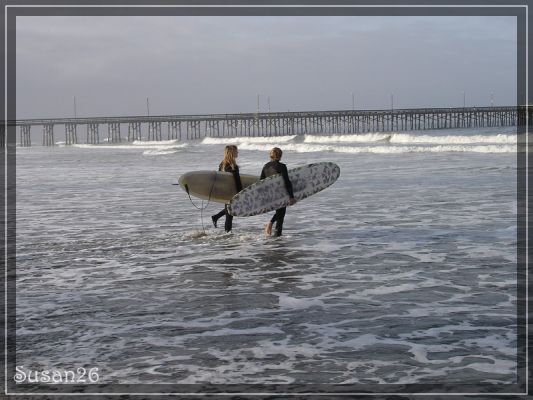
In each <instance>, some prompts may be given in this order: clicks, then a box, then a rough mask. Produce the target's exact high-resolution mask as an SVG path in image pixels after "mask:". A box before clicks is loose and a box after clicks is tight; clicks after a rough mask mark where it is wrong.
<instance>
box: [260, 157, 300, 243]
mask: <svg viewBox="0 0 533 400" xmlns="http://www.w3.org/2000/svg"><path fill="white" fill-rule="evenodd" d="M282 154H283V152H282V151H281V149H280V148H279V147H274V148H273V149H272V150H270V160H271V161H270V162H268V163H266V164H265V165H264V167H263V170H262V171H261V179H265V178H267V177H269V176H272V175H276V174H281V176H283V181H284V182H285V188H286V189H287V193H288V194H289V198H290V200H289V204H290V205H291V206H292V205H293V204H294V203H296V199H295V198H294V193H293V192H292V183H291V181H290V179H289V173H288V172H287V166H286V165H285V164H283V163H282V162H280V161H279V160H281V155H282ZM286 210H287V207H282V208H278V209H277V210H276V213H275V214H274V216H273V217H272V219H271V220H270V222H269V223H268V224H267V225H266V226H265V234H266V235H267V236H270V235H272V225H273V224H274V222H276V233H275V236H281V231H282V229H283V220H284V219H285V211H286Z"/></svg>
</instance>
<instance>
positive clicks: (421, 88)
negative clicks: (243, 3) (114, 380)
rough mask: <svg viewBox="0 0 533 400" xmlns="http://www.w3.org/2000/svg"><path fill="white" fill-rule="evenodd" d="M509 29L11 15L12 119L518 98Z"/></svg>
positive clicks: (496, 22) (464, 20) (362, 19)
mask: <svg viewBox="0 0 533 400" xmlns="http://www.w3.org/2000/svg"><path fill="white" fill-rule="evenodd" d="M516 30H517V21H516V17H500V16H486V17H481V16H475V17H474V16H472V17H469V16H457V17H454V16H439V17H437V16H434V17H423V16H419V17H410V16H395V17H384V16H346V17H340V16H338V17H334V16H323V17H320V16H298V17H289V16H286V17H280V16H264V17H259V16H241V17H237V16H233V17H232V16H228V17H220V16H153V17H148V16H147V17H142V16H136V17H133V16H131V17H125V16H121V17H99V16H63V17H59V16H18V17H17V22H16V43H17V45H16V46H17V47H16V71H17V77H16V84H17V99H16V105H17V119H21V118H62V117H73V116H74V112H75V111H76V115H77V116H78V117H91V116H133V115H147V114H148V112H149V113H150V115H170V114H172V115H175V114H213V113H239V112H256V111H257V105H258V96H259V110H260V111H261V112H267V111H269V103H270V110H271V111H272V112H276V111H314V110H347V109H352V107H354V106H355V109H390V107H391V106H392V107H394V108H395V109H398V108H416V107H462V106H463V101H465V103H466V104H465V105H466V106H480V107H481V106H490V105H491V104H494V105H514V104H516V93H517V92H516V90H517V88H516V86H517V80H516V75H517V73H516V68H517V61H516V58H517V40H516V32H517V31H516ZM74 98H75V99H76V101H75V103H76V107H75V108H76V110H75V108H74ZM147 99H148V102H147ZM147 103H148V106H149V107H147ZM148 108H149V110H148Z"/></svg>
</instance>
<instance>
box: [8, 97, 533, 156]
mask: <svg viewBox="0 0 533 400" xmlns="http://www.w3.org/2000/svg"><path fill="white" fill-rule="evenodd" d="M531 113H532V108H531V107H526V106H519V107H514V106H506V107H468V108H465V107H461V108H420V109H400V110H340V111H309V112H282V113H276V112H272V113H247V114H208V115H165V116H153V117H95V118H56V119H23V120H17V121H11V122H8V130H9V129H10V128H9V127H13V126H15V127H18V129H19V134H20V141H19V143H20V146H24V147H28V146H31V130H32V129H39V128H40V129H41V130H42V135H43V136H42V137H43V140H42V144H43V146H53V145H54V144H55V142H54V140H55V136H54V133H55V132H54V131H55V129H56V128H57V127H58V126H59V127H61V126H63V127H64V132H65V136H64V137H65V140H64V142H65V144H67V145H72V144H76V143H79V142H78V133H81V132H83V131H85V133H86V141H85V143H88V144H98V143H102V142H103V141H104V140H103V138H102V137H101V135H100V133H101V132H102V130H101V129H100V127H101V126H105V127H107V140H105V141H107V142H108V143H120V142H122V141H126V140H127V141H129V142H132V141H134V140H142V139H145V140H150V141H161V140H171V139H176V140H180V141H185V140H197V139H202V138H204V137H217V138H223V137H242V136H245V137H258V136H282V135H303V134H324V135H328V134H358V133H369V132H396V131H416V130H429V129H453V128H480V127H497V126H524V125H525V124H526V123H529V124H531V121H532V117H533V115H532V114H531ZM143 125H144V126H146V132H147V136H145V137H144V138H143V137H142V134H141V132H142V129H141V128H142V126H143ZM121 128H123V131H125V130H127V136H126V135H124V137H123V136H122V135H121ZM57 129H59V128H57ZM10 132H11V131H10ZM0 135H1V137H0V143H2V144H5V128H3V129H2V130H1V131H0ZM80 137H81V136H80Z"/></svg>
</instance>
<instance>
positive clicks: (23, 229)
mask: <svg viewBox="0 0 533 400" xmlns="http://www.w3.org/2000/svg"><path fill="white" fill-rule="evenodd" d="M228 143H234V144H237V145H238V146H239V150H240V152H239V159H238V162H239V165H240V168H241V172H242V173H248V174H259V173H260V171H261V167H262V165H263V164H264V163H266V162H267V161H268V150H269V149H270V148H271V147H273V146H274V145H277V146H279V147H281V148H282V149H283V150H284V154H283V159H282V161H283V162H285V163H286V164H287V165H288V167H289V168H291V167H296V166H298V165H302V164H306V163H311V162H316V161H333V162H335V163H337V164H338V165H339V166H340V168H341V176H340V178H339V180H338V181H337V182H336V183H335V184H334V185H333V186H331V187H330V188H328V189H326V190H324V191H323V192H321V193H319V194H317V195H315V196H312V197H310V198H308V199H306V200H303V201H301V202H299V203H297V204H296V205H294V206H292V207H290V208H288V210H287V216H286V219H285V225H284V236H282V237H281V238H267V237H265V236H264V235H263V226H264V224H265V223H266V222H267V221H268V219H269V218H270V215H271V214H272V213H269V214H268V215H259V216H255V217H249V218H235V219H234V230H233V232H232V233H230V234H226V233H224V231H223V229H222V228H220V227H219V228H218V229H215V228H214V227H213V226H212V225H211V222H210V215H212V214H215V213H216V212H218V211H219V210H220V209H221V208H222V206H221V205H220V204H217V203H208V202H206V201H203V202H202V201H201V200H198V199H192V202H191V200H190V199H189V198H188V196H187V195H186V193H185V192H183V191H182V190H181V189H180V188H179V187H178V186H173V185H172V184H173V183H177V180H178V177H179V176H180V175H181V174H183V173H185V172H188V171H192V170H206V169H208V170H209V169H216V168H217V166H218V163H219V162H220V159H221V156H222V152H223V147H224V145H225V144H228ZM516 177H517V168H516V134H515V132H514V131H513V129H510V128H505V129H504V128H491V129H481V130H446V131H444V130H443V131H422V132H419V133H413V132H410V133H392V134H390V133H380V132H376V133H371V134H363V135H324V136H317V135H306V136H284V137H279V138H268V137H265V138H224V139H223V138H206V139H203V140H200V141H197V142H189V143H182V142H178V141H165V142H144V141H139V142H135V143H131V144H128V143H123V144H121V145H111V144H109V145H106V144H100V145H76V146H63V145H61V144H59V145H58V146H56V147H54V148H45V147H32V148H18V149H17V365H23V366H24V368H26V369H32V370H43V369H51V368H55V369H74V368H77V367H85V368H87V369H89V368H92V367H97V368H98V369H99V376H100V382H101V383H184V384H188V383H192V384H194V383H222V384H227V383H229V384H242V383H244V384H270V383H274V384H303V385H305V384H308V383H314V384H322V383H324V384H326V383H327V384H332V383H333V384H414V383H422V384H434V383H440V384H442V383H447V384H451V385H453V384H455V383H461V384H480V383H487V382H488V383H498V384H512V383H514V382H515V376H516V368H517V365H516V344H517V343H516V334H517V326H516V323H517V321H516V234H517V229H516V209H517V202H516ZM220 222H221V223H220V224H219V225H223V221H222V220H221V221H220Z"/></svg>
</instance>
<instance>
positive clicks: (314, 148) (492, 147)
mask: <svg viewBox="0 0 533 400" xmlns="http://www.w3.org/2000/svg"><path fill="white" fill-rule="evenodd" d="M240 148H241V149H243V150H257V151H268V150H270V146H268V145H265V144H250V143H246V144H241V146H240ZM283 150H286V151H294V152H297V153H312V152H328V151H329V152H335V153H380V154H398V153H445V152H462V153H466V152H472V153H514V152H516V151H517V147H516V145H511V144H504V145H501V144H485V145H460V144H450V145H433V146H394V145H381V146H375V145H374V146H336V145H331V144H330V145H326V144H306V143H302V144H299V143H287V144H284V145H283Z"/></svg>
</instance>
